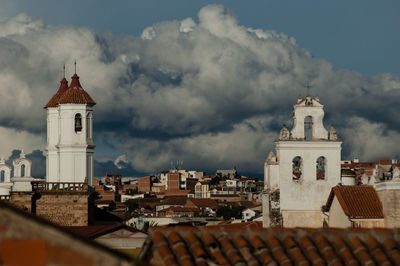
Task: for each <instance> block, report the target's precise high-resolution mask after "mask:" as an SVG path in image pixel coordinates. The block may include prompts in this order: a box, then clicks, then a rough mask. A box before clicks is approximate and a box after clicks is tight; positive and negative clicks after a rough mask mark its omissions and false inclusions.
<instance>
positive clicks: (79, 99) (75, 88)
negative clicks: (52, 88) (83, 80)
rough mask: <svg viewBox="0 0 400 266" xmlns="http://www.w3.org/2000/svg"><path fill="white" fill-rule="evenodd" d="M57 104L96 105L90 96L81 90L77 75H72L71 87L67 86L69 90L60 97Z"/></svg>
mask: <svg viewBox="0 0 400 266" xmlns="http://www.w3.org/2000/svg"><path fill="white" fill-rule="evenodd" d="M58 103H59V104H63V103H76V104H88V105H95V104H96V102H95V101H94V100H93V99H92V98H91V97H90V95H89V94H88V93H87V92H86V91H85V90H84V89H82V86H81V84H80V83H79V77H78V75H77V74H74V75H73V76H72V80H71V85H69V88H68V89H67V90H66V91H65V92H64V93H63V94H62V95H61V97H60V98H59V100H58Z"/></svg>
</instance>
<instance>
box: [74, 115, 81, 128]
mask: <svg viewBox="0 0 400 266" xmlns="http://www.w3.org/2000/svg"><path fill="white" fill-rule="evenodd" d="M81 131H82V116H81V114H76V115H75V132H81Z"/></svg>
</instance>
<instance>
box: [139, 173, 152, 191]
mask: <svg viewBox="0 0 400 266" xmlns="http://www.w3.org/2000/svg"><path fill="white" fill-rule="evenodd" d="M138 190H139V191H140V192H150V191H151V177H150V176H146V177H142V178H139V180H138Z"/></svg>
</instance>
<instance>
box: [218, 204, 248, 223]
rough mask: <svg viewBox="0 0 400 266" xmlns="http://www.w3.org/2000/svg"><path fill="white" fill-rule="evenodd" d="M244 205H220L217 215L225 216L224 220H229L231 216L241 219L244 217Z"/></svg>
mask: <svg viewBox="0 0 400 266" xmlns="http://www.w3.org/2000/svg"><path fill="white" fill-rule="evenodd" d="M243 209H244V207H243V206H230V205H225V206H219V207H218V209H217V217H221V216H222V217H223V218H224V220H229V219H231V218H235V219H240V218H242V211H243Z"/></svg>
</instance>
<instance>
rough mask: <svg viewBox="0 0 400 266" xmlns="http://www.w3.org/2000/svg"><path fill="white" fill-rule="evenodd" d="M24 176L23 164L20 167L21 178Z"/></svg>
mask: <svg viewBox="0 0 400 266" xmlns="http://www.w3.org/2000/svg"><path fill="white" fill-rule="evenodd" d="M24 176H25V164H23V165H22V166H21V177H24Z"/></svg>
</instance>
